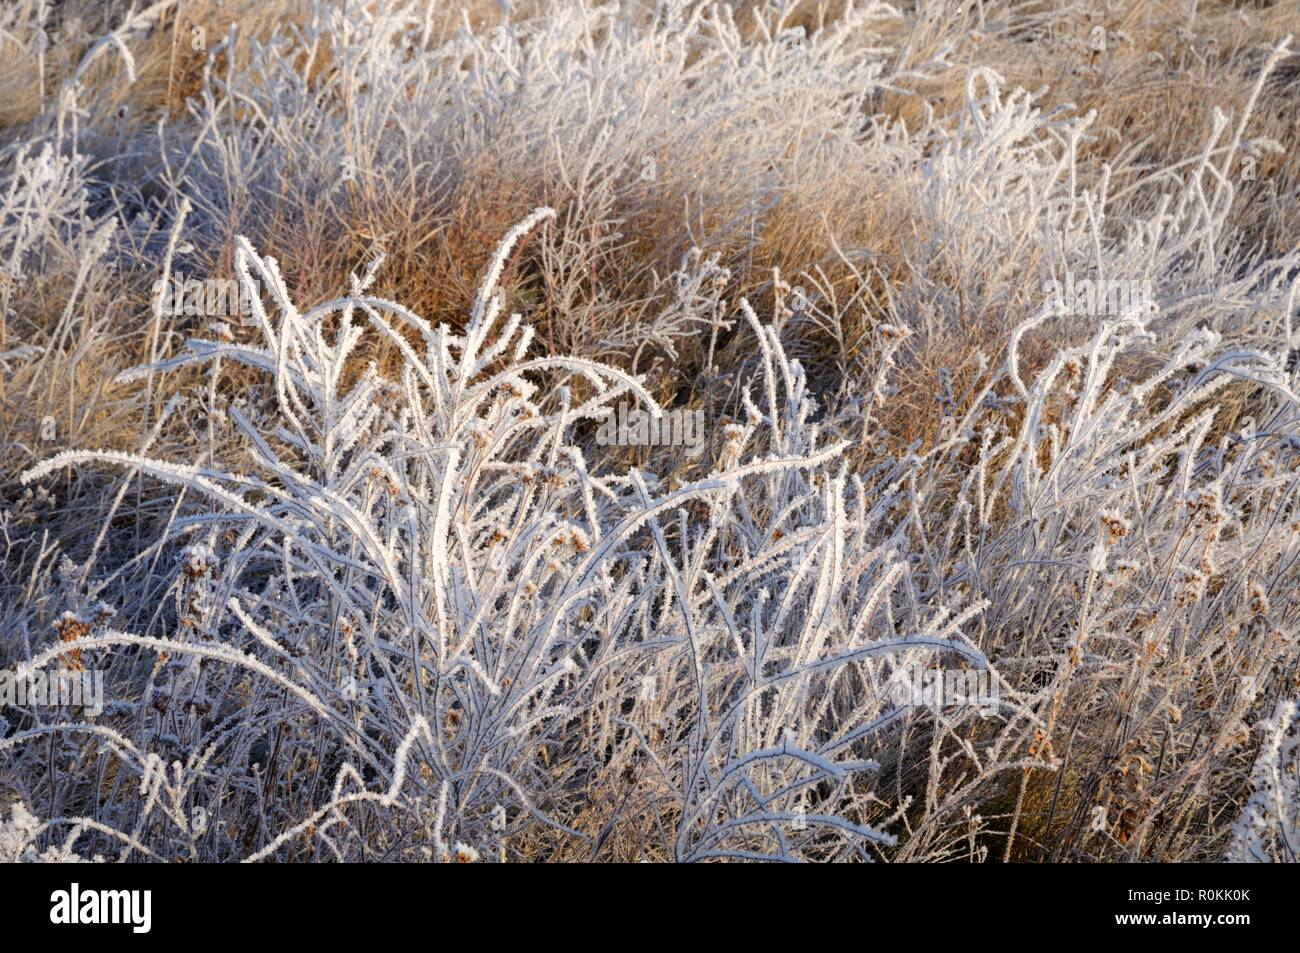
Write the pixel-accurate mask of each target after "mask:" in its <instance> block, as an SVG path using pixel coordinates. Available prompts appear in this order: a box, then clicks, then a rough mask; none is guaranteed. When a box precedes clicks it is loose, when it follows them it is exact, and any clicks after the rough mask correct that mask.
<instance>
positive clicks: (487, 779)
mask: <svg viewBox="0 0 1300 953" xmlns="http://www.w3.org/2000/svg"><path fill="white" fill-rule="evenodd" d="M451 6H456V5H451ZM1202 6H1208V7H1210V9H1209V10H1205V11H1202V12H1201V13H1199V14H1197V15H1196V16H1194V17H1191V18H1188V17H1183V18H1182V19H1180V20H1174V19H1170V17H1169V14H1166V13H1161V14H1158V15H1155V16H1153V15H1152V14H1151V13H1150V10H1149V9H1148V7H1147V5H1143V4H1135V5H1126V4H1122V3H1121V4H1111V5H1109V6H1108V7H1106V8H1105V9H1097V10H1093V9H1091V8H1085V7H1083V6H1082V5H1079V6H1077V8H1076V5H1072V4H1023V3H1000V2H995V0H990V2H987V3H983V4H960V3H943V2H937V3H935V2H931V3H924V4H920V5H916V6H912V5H904V6H901V7H898V8H895V7H890V6H887V5H885V4H880V3H858V4H845V3H828V4H822V5H818V4H815V3H786V4H784V5H782V4H778V3H757V2H756V3H744V4H741V3H736V4H721V3H718V4H713V3H694V2H663V3H652V2H640V3H634V2H624V3H618V2H608V3H599V2H587V3H579V2H576V0H575V2H569V0H564V2H556V3H546V4H540V3H539V4H537V5H536V6H535V7H534V6H533V5H530V4H526V3H516V4H503V5H498V4H490V5H472V4H471V5H470V8H469V9H467V10H466V11H464V14H463V16H462V15H461V14H460V10H459V7H457V9H456V10H455V11H451V10H450V8H449V6H448V5H445V4H425V3H421V2H410V3H405V2H396V0H394V2H387V3H385V2H375V3H370V4H364V5H363V4H356V3H349V4H347V5H346V7H345V6H344V5H343V4H341V3H323V2H322V3H318V4H313V3H307V2H304V3H289V2H286V3H284V4H283V6H282V8H281V9H280V10H279V15H278V16H271V15H269V14H268V13H267V5H265V4H259V5H241V4H239V3H235V4H226V5H224V6H223V7H221V8H220V9H218V8H217V7H216V6H213V7H212V8H211V9H209V8H208V7H207V6H206V5H205V4H203V3H201V2H195V3H186V4H183V5H180V6H179V7H177V6H176V5H174V4H172V3H168V2H163V3H158V4H155V5H153V6H149V7H146V8H143V9H140V8H137V9H133V10H128V9H119V8H118V7H117V5H108V9H105V6H104V5H100V4H96V5H89V4H87V5H80V4H78V3H76V2H73V0H69V2H66V3H40V2H35V0H33V2H30V3H19V4H17V5H15V6H11V7H9V8H7V9H6V10H5V11H4V12H3V13H0V29H2V30H3V32H0V43H3V44H5V46H4V47H0V50H2V51H3V52H4V55H3V56H0V63H3V64H5V65H3V66H0V93H7V92H11V91H12V92H13V95H10V96H6V97H5V98H4V105H3V107H0V269H3V271H2V272H0V305H2V306H3V307H0V408H2V410H0V669H4V670H7V671H10V672H14V673H16V674H17V675H19V676H23V677H25V676H27V675H30V674H31V673H33V672H36V671H55V670H56V669H59V668H73V669H79V668H85V669H95V670H102V671H103V672H104V673H105V684H106V706H105V710H104V711H103V713H101V714H98V715H91V714H88V713H86V712H85V711H82V710H78V709H70V708H68V707H66V706H65V707H63V708H48V707H41V706H38V705H30V704H29V705H20V706H11V707H8V708H4V709H2V710H0V859H45V860H50V859H71V858H77V857H82V858H90V857H93V856H95V855H100V856H103V857H106V858H113V859H116V858H124V859H130V860H141V859H148V860H182V859H183V860H200V861H238V860H260V859H267V858H275V859H278V860H297V861H308V860H334V859H344V860H371V861H377V860H408V861H419V860H427V859H436V860H462V861H464V860H485V861H494V860H538V859H541V860H638V859H649V860H679V861H692V860H706V859H733V860H750V859H756V860H885V861H908V860H910V861H944V860H959V861H984V860H1031V861H1033V860H1069V861H1121V860H1166V861H1176V860H1209V859H1221V858H1227V859H1232V860H1245V859H1256V860H1284V861H1293V860H1295V859H1296V858H1295V850H1296V848H1297V812H1298V811H1300V793H1298V792H1300V788H1297V784H1296V769H1297V751H1296V743H1295V731H1296V727H1295V726H1296V722H1297V718H1296V708H1295V706H1296V698H1297V696H1298V695H1300V680H1298V677H1300V671H1298V668H1297V663H1298V662H1300V599H1298V597H1297V591H1298V587H1297V583H1298V582H1300V509H1298V508H1297V498H1296V494H1297V489H1298V485H1297V484H1298V482H1300V481H1298V480H1297V476H1296V474H1297V472H1300V414H1298V411H1300V408H1298V406H1297V405H1298V404H1300V398H1298V397H1297V388H1300V367H1298V365H1300V330H1298V329H1297V328H1296V324H1297V322H1300V295H1298V294H1297V292H1298V291H1300V250H1298V249H1297V246H1296V245H1295V239H1294V236H1295V234H1296V231H1295V228H1296V227H1297V226H1298V225H1300V195H1298V194H1297V188H1298V186H1300V165H1298V164H1297V158H1296V150H1297V141H1298V140H1300V131H1298V128H1297V121H1298V118H1300V105H1298V103H1300V87H1298V86H1297V77H1298V76H1300V61H1298V58H1297V56H1296V55H1295V54H1294V53H1292V52H1291V49H1290V46H1289V44H1290V37H1289V36H1287V33H1288V31H1290V30H1292V29H1294V26H1295V24H1291V23H1288V22H1287V17H1286V16H1285V15H1284V14H1283V13H1279V12H1278V10H1276V9H1274V8H1271V7H1270V8H1266V9H1261V10H1256V9H1255V8H1254V7H1236V6H1232V5H1227V4H1209V5H1204V4H1203V5H1202ZM1282 6H1284V5H1282ZM506 8H509V10H507V11H506V12H503V10H504V9H506ZM1090 11H1091V12H1090ZM4 18H7V19H4ZM1098 27H1100V28H1101V30H1102V32H1101V34H1100V36H1101V40H1100V41H1098V40H1097V37H1098V34H1097V32H1096V30H1097V28H1098ZM196 30H198V31H200V32H195V31H196ZM41 36H44V37H45V39H41V38H40V37H41ZM1228 37H1231V40H1229V39H1227V38H1228ZM1210 38H1213V40H1214V42H1210ZM196 46H199V47H202V49H196V48H195V47H196ZM23 57H27V58H29V59H31V60H32V61H33V62H37V64H38V69H36V70H32V69H31V68H30V67H29V68H28V69H27V70H26V72H20V73H15V74H14V75H13V76H11V75H10V73H8V72H5V70H7V69H9V68H10V65H11V64H13V63H17V62H20V61H21V60H22V58H23ZM33 76H39V83H37V84H36V85H37V87H38V88H36V89H32V88H31V87H32V77H33ZM1031 81H1032V82H1031ZM1040 84H1046V88H1045V89H1043V90H1038V91H1037V92H1033V93H1031V92H1027V91H1026V88H1029V87H1037V86H1038V85H1040ZM1153 90H1163V95H1164V96H1165V97H1166V99H1164V100H1162V98H1161V96H1162V94H1161V93H1160V92H1153ZM1170 96H1176V98H1177V107H1176V110H1171V108H1170V107H1169V106H1168V104H1167V103H1168V97H1170ZM1197 97H1199V98H1197ZM1162 103H1164V105H1162ZM1171 111H1174V112H1178V111H1181V118H1182V120H1184V121H1183V123H1182V125H1181V126H1180V128H1182V129H1187V128H1192V129H1194V130H1195V132H1196V135H1194V136H1192V135H1188V134H1187V133H1185V132H1184V133H1182V134H1181V135H1180V137H1179V138H1178V141H1173V139H1172V137H1170V136H1168V135H1166V134H1165V133H1166V131H1167V124H1168V123H1170V122H1171V121H1172V120H1171V118H1170V113H1171ZM1188 117H1191V118H1190V119H1189V118H1188ZM181 276H184V277H185V278H191V279H193V278H199V279H213V280H218V281H235V282H238V283H239V285H240V286H241V287H242V289H243V291H244V293H245V294H246V295H247V297H248V299H249V300H250V301H251V309H250V313H249V314H247V315H244V316H240V315H238V314H235V315H224V314H184V313H183V314H172V313H169V312H168V311H167V310H166V309H165V308H163V307H162V299H161V297H160V296H159V295H157V294H156V293H155V292H156V289H157V288H158V287H161V285H159V284H158V283H159V282H161V283H162V284H163V285H166V284H167V283H169V282H172V281H173V280H180V278H181ZM1085 281H1086V282H1089V283H1093V282H1104V283H1108V284H1107V285H1106V286H1107V287H1110V286H1122V287H1133V288H1138V289H1141V294H1138V295H1135V296H1133V297H1131V298H1129V297H1124V296H1121V297H1119V298H1115V299H1113V300H1111V301H1104V302H1102V303H1100V304H1099V303H1098V302H1097V301H1095V300H1094V301H1092V302H1082V304H1080V302H1077V301H1068V302H1067V301H1063V300H1059V299H1058V297H1057V296H1056V295H1054V294H1050V293H1048V292H1047V291H1046V290H1045V289H1047V288H1048V286H1049V283H1051V282H1056V283H1057V284H1058V285H1059V286H1061V287H1077V286H1080V285H1081V284H1082V283H1083V282H1085ZM1103 298H1104V296H1103ZM182 310H183V309H182ZM619 404H627V405H636V406H638V407H640V408H643V409H644V410H645V411H646V412H647V413H650V414H657V413H660V412H663V411H668V410H689V411H692V412H694V411H700V412H701V413H702V414H703V419H704V422H705V440H704V446H703V450H702V451H701V452H699V453H695V452H693V451H690V450H689V449H688V448H684V447H673V446H663V447H620V446H607V445H605V443H606V442H605V441H598V440H597V439H596V432H597V427H598V424H599V422H600V421H601V419H602V415H603V414H604V413H605V412H606V411H607V410H609V409H612V408H615V407H616V406H618V405H619ZM917 668H920V669H929V670H931V671H944V672H948V673H950V674H952V673H957V674H960V675H963V676H965V675H970V676H976V675H978V676H979V678H980V679H981V680H982V684H985V685H987V686H990V687H991V689H992V691H993V693H994V694H995V695H996V701H995V702H994V703H991V704H983V705H981V706H968V705H944V706H936V705H909V704H904V703H902V699H901V698H900V696H899V694H898V692H897V691H895V689H896V687H897V684H896V682H897V677H898V676H899V674H900V673H904V672H908V671H912V670H914V669H917ZM891 679H893V681H891Z"/></svg>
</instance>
